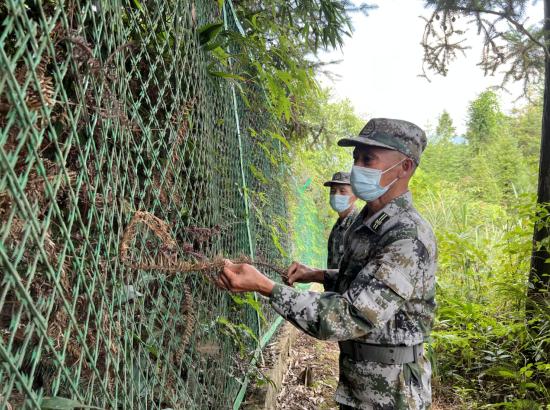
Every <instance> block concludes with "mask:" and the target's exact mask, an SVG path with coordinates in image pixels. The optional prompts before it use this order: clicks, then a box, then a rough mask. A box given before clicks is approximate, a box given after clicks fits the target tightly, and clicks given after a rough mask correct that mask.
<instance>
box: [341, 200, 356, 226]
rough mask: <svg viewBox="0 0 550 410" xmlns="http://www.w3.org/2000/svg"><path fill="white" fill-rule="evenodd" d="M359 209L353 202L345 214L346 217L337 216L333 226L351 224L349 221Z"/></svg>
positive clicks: (351, 220)
mask: <svg viewBox="0 0 550 410" xmlns="http://www.w3.org/2000/svg"><path fill="white" fill-rule="evenodd" d="M358 213H359V211H358V210H357V207H356V206H355V204H354V205H353V209H352V210H351V212H350V213H349V214H347V215H346V217H344V218H342V219H340V218H338V219H337V220H336V223H335V226H345V225H351V222H353V220H354V219H355V217H356V216H357V214H358Z"/></svg>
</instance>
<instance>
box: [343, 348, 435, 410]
mask: <svg viewBox="0 0 550 410" xmlns="http://www.w3.org/2000/svg"><path fill="white" fill-rule="evenodd" d="M431 375H432V369H431V365H430V362H429V361H428V360H427V359H426V358H425V357H424V356H423V357H422V358H420V359H419V360H418V361H417V362H416V363H405V364H398V365H393V364H384V363H375V362H366V361H364V362H357V361H355V360H353V359H351V358H350V357H348V356H345V355H343V354H340V381H339V383H338V389H337V390H336V401H337V402H338V403H339V404H340V406H342V407H340V408H344V409H360V410H395V409H398V410H409V409H410V410H424V409H429V408H430V407H431V402H432V397H431V396H432V392H431ZM345 406H348V407H345Z"/></svg>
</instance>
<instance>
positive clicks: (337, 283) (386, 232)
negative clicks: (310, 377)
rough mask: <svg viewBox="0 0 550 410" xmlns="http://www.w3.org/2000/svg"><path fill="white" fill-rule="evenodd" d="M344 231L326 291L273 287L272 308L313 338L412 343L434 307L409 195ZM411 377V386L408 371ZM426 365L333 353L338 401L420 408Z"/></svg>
mask: <svg viewBox="0 0 550 410" xmlns="http://www.w3.org/2000/svg"><path fill="white" fill-rule="evenodd" d="M366 215H367V208H366V207H365V208H363V210H362V211H361V213H360V214H359V216H358V217H357V218H356V219H355V221H354V222H353V224H352V225H351V226H350V228H349V229H348V230H347V232H346V235H345V237H344V255H343V257H342V260H341V262H340V268H339V271H337V274H327V275H326V276H325V287H329V288H331V289H334V292H323V293H317V292H299V291H297V290H295V289H293V288H291V287H288V286H283V285H276V286H275V288H274V290H273V293H272V295H271V298H270V299H271V304H272V306H273V307H274V308H275V310H276V311H277V312H278V313H279V314H281V315H282V316H284V317H285V318H286V319H287V320H289V321H290V322H291V323H293V324H294V325H295V326H297V327H298V328H300V329H302V330H303V331H305V332H306V333H308V334H310V335H311V336H314V337H316V338H319V339H326V340H338V341H344V340H353V341H354V342H362V343H369V344H377V345H388V346H392V345H406V346H412V345H416V344H420V343H422V342H424V341H425V340H426V339H427V338H428V335H429V333H430V330H431V326H432V322H433V318H434V310H435V299H434V295H435V270H436V265H437V262H436V261H437V248H436V242H435V237H434V234H433V232H432V229H431V227H430V225H429V224H428V223H427V222H426V221H424V220H423V219H422V217H421V216H420V215H419V214H418V212H417V211H416V210H415V209H414V207H413V206H412V197H411V194H410V193H409V192H407V193H405V194H403V195H401V196H399V197H398V198H395V199H394V200H393V201H391V202H390V203H389V204H387V205H386V206H385V207H384V208H383V209H381V210H380V211H378V212H377V213H375V214H374V215H372V216H369V217H368V218H366V219H365V217H366ZM411 373H412V374H415V375H416V377H415V378H414V380H413V381H411V378H410V377H407V375H409V376H410V374H411ZM430 375H431V369H430V367H429V362H428V361H427V360H425V359H423V360H421V361H420V363H411V364H410V365H409V364H400V365H387V364H382V363H373V362H356V361H354V360H353V359H351V358H349V357H343V356H342V355H341V356H340V382H339V385H338V390H337V393H336V400H337V401H338V402H339V403H343V404H347V405H349V406H353V407H356V408H360V409H408V408H419V409H420V408H427V407H429V405H430V401H431V393H430Z"/></svg>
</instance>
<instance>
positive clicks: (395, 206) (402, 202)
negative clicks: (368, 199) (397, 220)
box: [361, 191, 412, 234]
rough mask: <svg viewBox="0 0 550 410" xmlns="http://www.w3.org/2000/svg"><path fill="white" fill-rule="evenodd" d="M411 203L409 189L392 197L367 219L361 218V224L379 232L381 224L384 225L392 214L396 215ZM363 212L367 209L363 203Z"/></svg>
mask: <svg viewBox="0 0 550 410" xmlns="http://www.w3.org/2000/svg"><path fill="white" fill-rule="evenodd" d="M411 205H412V194H411V192H410V191H407V192H405V193H403V194H401V195H399V196H398V197H396V198H394V199H392V200H391V201H390V202H388V203H387V204H386V206H384V208H382V209H380V210H379V211H378V212H376V213H375V214H374V215H371V216H370V217H369V218H368V219H366V220H365V219H364V218H363V223H362V225H363V226H366V227H367V228H369V229H370V230H371V231H373V232H374V233H376V234H381V233H382V230H383V226H384V225H386V222H387V221H389V220H390V219H391V218H392V217H393V216H395V215H397V214H398V213H399V212H400V211H401V210H402V209H403V208H408V207H410V206H411ZM363 211H364V214H363V212H361V213H362V214H363V215H366V214H367V212H368V210H367V206H366V205H365V208H364V210H363Z"/></svg>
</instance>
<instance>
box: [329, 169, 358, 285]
mask: <svg viewBox="0 0 550 410" xmlns="http://www.w3.org/2000/svg"><path fill="white" fill-rule="evenodd" d="M349 175H350V174H349V172H336V173H335V174H334V175H333V176H332V179H331V180H330V181H327V182H325V183H324V184H323V185H324V186H326V187H330V206H331V207H332V209H333V210H334V211H336V212H338V219H337V220H336V222H335V223H334V226H333V227H332V230H331V231H330V235H329V237H328V258H327V268H328V269H338V265H339V263H340V259H341V258H342V255H343V254H344V233H345V232H346V230H347V229H348V228H349V226H350V225H351V223H352V222H353V220H354V219H355V217H356V216H357V214H358V213H359V211H358V210H357V208H356V207H355V201H356V200H357V197H356V196H355V195H353V192H352V190H351V185H350V182H349ZM325 290H329V289H326V288H325Z"/></svg>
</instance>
